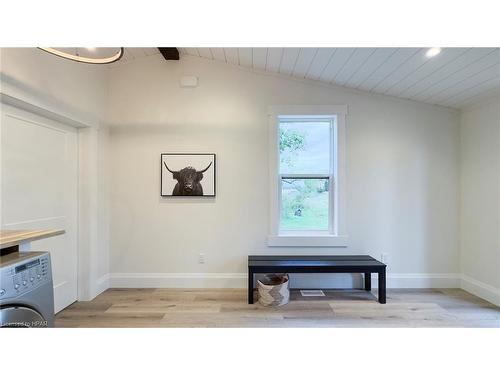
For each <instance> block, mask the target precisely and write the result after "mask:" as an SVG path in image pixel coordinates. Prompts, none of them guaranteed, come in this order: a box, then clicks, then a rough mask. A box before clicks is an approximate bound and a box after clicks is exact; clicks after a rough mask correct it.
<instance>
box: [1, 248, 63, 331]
mask: <svg viewBox="0 0 500 375" xmlns="http://www.w3.org/2000/svg"><path fill="white" fill-rule="evenodd" d="M53 326H54V288H53V285H52V271H51V266H50V254H49V253H47V252H26V253H23V252H21V253H20V252H14V253H11V254H7V255H3V256H1V257H0V327H27V328H33V327H53Z"/></svg>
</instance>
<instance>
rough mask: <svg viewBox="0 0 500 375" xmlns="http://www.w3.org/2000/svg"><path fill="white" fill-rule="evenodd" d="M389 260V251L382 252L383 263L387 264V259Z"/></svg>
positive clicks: (381, 259)
mask: <svg viewBox="0 0 500 375" xmlns="http://www.w3.org/2000/svg"><path fill="white" fill-rule="evenodd" d="M388 260H389V254H387V253H382V254H380V261H381V262H382V263H385V264H387V261H388Z"/></svg>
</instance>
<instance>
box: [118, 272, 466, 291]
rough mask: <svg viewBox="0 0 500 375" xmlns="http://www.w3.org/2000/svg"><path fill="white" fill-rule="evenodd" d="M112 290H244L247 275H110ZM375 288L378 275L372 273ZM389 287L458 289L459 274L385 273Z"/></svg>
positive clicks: (356, 284)
mask: <svg viewBox="0 0 500 375" xmlns="http://www.w3.org/2000/svg"><path fill="white" fill-rule="evenodd" d="M108 279H109V287H111V288H246V287H247V274H246V273H111V274H109V278H108ZM362 285H363V278H362V276H361V275H360V274H314V275H307V274H294V275H292V276H291V280H290V286H291V287H292V288H361V287H362ZM372 287H373V288H374V289H376V288H377V275H376V274H372ZM387 287H388V288H459V287H460V275H459V274H427V273H407V274H390V273H389V274H388V275H387Z"/></svg>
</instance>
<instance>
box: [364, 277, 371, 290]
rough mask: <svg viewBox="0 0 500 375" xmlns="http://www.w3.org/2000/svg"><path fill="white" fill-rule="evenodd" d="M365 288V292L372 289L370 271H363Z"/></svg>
mask: <svg viewBox="0 0 500 375" xmlns="http://www.w3.org/2000/svg"><path fill="white" fill-rule="evenodd" d="M365 290H366V291H367V292H369V291H370V290H372V274H371V273H370V272H365Z"/></svg>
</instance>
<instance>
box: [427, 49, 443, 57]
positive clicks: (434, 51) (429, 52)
mask: <svg viewBox="0 0 500 375" xmlns="http://www.w3.org/2000/svg"><path fill="white" fill-rule="evenodd" d="M440 53H441V48H439V47H432V48H429V49H428V50H427V52H426V53H425V56H427V57H429V58H431V57H434V56H436V55H439V54H440Z"/></svg>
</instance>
